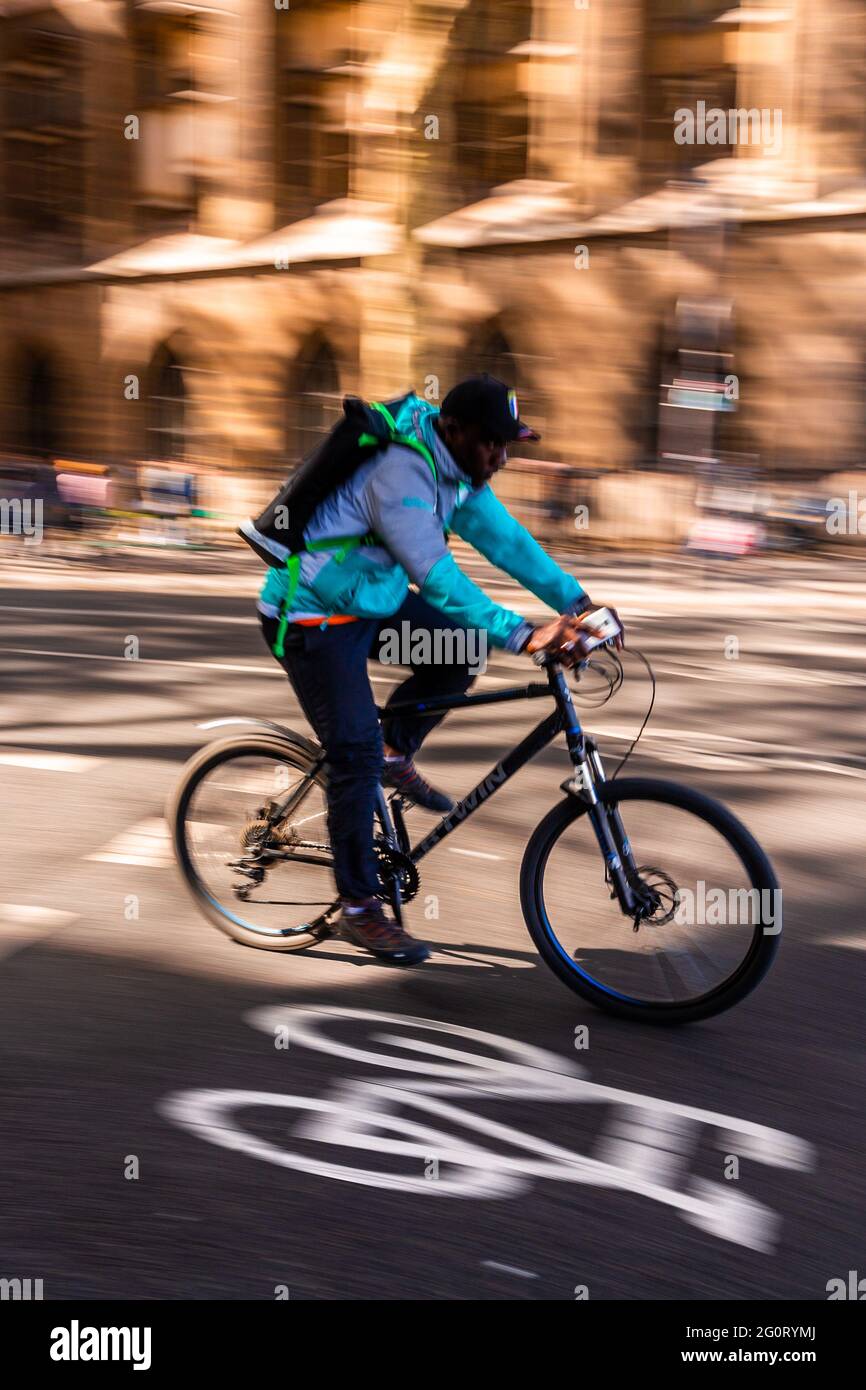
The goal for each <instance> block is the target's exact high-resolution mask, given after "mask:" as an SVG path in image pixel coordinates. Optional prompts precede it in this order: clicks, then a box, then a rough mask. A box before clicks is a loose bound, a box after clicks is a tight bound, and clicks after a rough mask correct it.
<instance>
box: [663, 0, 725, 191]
mask: <svg viewBox="0 0 866 1390" xmlns="http://www.w3.org/2000/svg"><path fill="white" fill-rule="evenodd" d="M730 9H731V6H730V4H724V3H718V0H649V3H648V4H647V6H646V27H645V51H644V92H643V122H642V149H641V163H642V165H643V168H644V170H645V172H646V174H647V175H648V176H649V177H650V179H651V181H654V180H656V179H660V178H675V177H677V176H680V175H683V174H687V173H688V171H689V170H690V169H692V168H694V167H695V166H696V165H699V164H706V163H708V162H709V161H710V160H712V159H725V158H728V157H729V156H730V155H731V153H732V147H731V146H730V145H729V144H719V145H710V144H700V143H694V144H677V143H676V141H675V139H674V130H675V113H676V112H677V111H678V110H681V109H686V110H690V111H695V110H696V109H697V103H698V101H703V102H704V103H705V104H706V109H707V110H710V109H711V108H719V109H721V110H722V111H729V110H732V109H735V108H736V107H737V104H738V103H737V68H736V66H735V64H734V63H732V62H731V61H730V56H731V50H730V48H729V46H728V45H727V43H726V29H725V26H724V25H722V24H717V23H716V22H715V21H716V20H717V19H718V18H719V17H720V16H721V15H723V14H725V13H726V12H727V11H728V10H730Z"/></svg>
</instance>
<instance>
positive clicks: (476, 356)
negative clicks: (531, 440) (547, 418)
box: [455, 323, 552, 458]
mask: <svg viewBox="0 0 866 1390" xmlns="http://www.w3.org/2000/svg"><path fill="white" fill-rule="evenodd" d="M476 372H489V373H490V375H491V376H495V377H497V378H498V380H499V381H504V382H506V383H507V385H509V386H512V387H514V389H515V390H516V391H517V399H518V404H519V408H520V414H521V415H522V416H524V417H525V418H526V419H527V420H529V421H530V423H532V424H535V423H537V421H538V409H537V406H538V402H537V400H536V401H533V398H532V396H531V395H530V393H529V392H528V390H526V389H525V373H524V372H523V371H522V370H521V367H520V358H519V357H518V354H517V353H515V352H514V350H513V348H512V346H511V344H510V342H509V341H508V339H507V338H506V336H505V334H504V333H503V331H502V328H501V327H500V326H499V324H498V323H494V324H487V325H486V326H485V327H484V328H482V330H481V332H480V333H479V334H478V336H477V338H476V340H475V342H474V343H473V344H472V345H471V346H470V347H469V349H468V350H467V351H466V352H465V353H464V355H463V357H462V358H461V361H460V364H459V371H458V376H457V377H456V378H455V379H456V380H460V378H461V377H464V376H470V375H473V374H474V373H476ZM533 406H535V410H533ZM534 449H535V452H534V453H533V445H531V444H529V445H527V444H521V443H519V442H515V443H514V444H510V445H509V446H508V452H509V454H510V455H511V457H513V458H519V457H521V456H522V455H526V456H527V457H528V458H535V457H538V447H537V445H536V446H534ZM545 457H546V458H550V457H552V456H551V455H550V454H549V453H548V454H546V455H545Z"/></svg>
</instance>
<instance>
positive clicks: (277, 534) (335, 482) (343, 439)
mask: <svg viewBox="0 0 866 1390" xmlns="http://www.w3.org/2000/svg"><path fill="white" fill-rule="evenodd" d="M414 394H415V393H414V392H411V391H410V392H407V393H406V394H405V395H402V396H398V397H397V398H396V399H395V400H393V401H386V402H381V401H371V402H367V401H364V400H361V398H360V397H359V396H346V397H345V398H344V400H343V418H342V419H341V420H338V421H337V423H336V425H335V426H334V428H333V429H332V430H331V432H330V433H329V434H327V435H326V436H325V438H324V439H323V440H322V442H321V443H320V444H319V445H317V446H316V448H315V449H313V451H312V453H310V454H308V455H307V457H306V458H305V459H303V460H302V462H301V463H300V464H299V465H298V467H297V468H296V469H295V471H294V472H293V473H292V474H290V476H289V477H288V478H287V479H286V481H285V482H284V483H283V485H282V487H281V488H280V490H279V492H278V493H277V494H276V496H275V497H273V498H272V499H271V501H270V502H269V503H268V505H267V506H266V507H265V509H264V511H262V512H260V513H259V515H258V516H256V517H251V518H250V519H249V520H248V521H244V522H242V523H241V525H240V526H239V527H238V535H239V536H242V537H243V539H244V540H245V541H246V543H247V545H249V546H251V547H252V549H253V550H254V551H255V552H256V554H257V555H258V557H259V559H260V560H264V562H265V564H266V565H271V566H272V567H273V568H274V569H283V568H285V569H286V571H287V576H288V587H287V592H286V598H285V601H284V603H283V612H282V617H281V620H280V628H279V634H278V637H277V641H276V642H275V644H274V654H275V655H276V656H282V655H283V639H284V637H285V631H286V625H287V623H286V614H287V613H288V611H289V607H290V604H291V600H292V598H293V597H294V593H295V589H296V588H297V583H298V573H299V569H300V556H301V555H302V554H303V553H304V551H305V550H308V549H316V550H326V549H327V550H335V551H338V550H344V551H345V550H348V549H349V548H353V547H354V546H357V545H371V544H375V537H374V536H333V537H329V538H328V539H327V540H326V541H318V542H314V543H313V545H311V546H308V545H307V543H306V542H305V540H304V530H305V528H306V527H307V525H308V524H309V521H310V518H311V517H312V515H313V513H314V512H315V510H316V508H317V507H318V506H319V503H320V502H323V501H324V500H325V498H326V497H329V496H330V494H331V493H332V492H335V491H336V489H337V488H338V487H340V485H341V484H342V483H345V482H347V481H348V479H349V478H351V477H352V475H353V473H355V472H356V470H357V469H358V468H359V467H360V466H361V464H362V463H364V462H365V461H366V460H367V459H369V458H371V457H372V456H373V454H375V453H378V451H379V450H380V449H386V448H387V447H388V445H389V444H404V445H405V446H406V447H407V448H410V449H414V450H415V451H416V452H417V453H420V454H421V455H422V456H423V457H424V458H425V459H426V461H427V463H428V465H429V467H430V469H431V471H432V473H433V476H434V478H435V476H436V464H435V462H434V460H433V455H432V454H431V452H430V450H429V449H428V448H427V446H426V444H423V443H422V442H421V440H419V439H417V438H415V436H413V435H402V434H400V432H399V430H398V429H397V425H396V422H395V419H394V416H395V414H397V413H398V412H399V410H400V409H401V407H402V406H403V405H405V403H406V401H408V400H409V399H410V397H413V396H414Z"/></svg>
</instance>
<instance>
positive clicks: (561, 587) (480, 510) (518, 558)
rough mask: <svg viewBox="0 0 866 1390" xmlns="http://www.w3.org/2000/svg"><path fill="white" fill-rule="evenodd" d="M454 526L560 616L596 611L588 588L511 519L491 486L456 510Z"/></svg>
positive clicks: (474, 494)
mask: <svg viewBox="0 0 866 1390" xmlns="http://www.w3.org/2000/svg"><path fill="white" fill-rule="evenodd" d="M450 525H451V528H452V530H454V531H456V532H457V535H458V536H460V537H462V539H463V540H465V541H468V542H469V544H470V545H472V546H474V547H475V549H476V550H477V551H479V552H480V553H481V554H482V555H483V556H484V557H485V559H487V560H489V561H490V563H491V564H493V565H496V566H497V568H498V569H501V570H504V571H505V573H506V574H509V575H510V576H511V578H512V579H516V580H517V582H518V584H522V585H523V587H524V589H529V591H530V593H533V594H535V595H536V596H537V597H538V598H540V599H541V601H542V603H546V604H547V605H548V607H549V608H552V609H553V611H554V612H555V613H585V612H586V611H587V610H588V609H590V608H592V602H591V601H590V598H589V596H588V595H587V594H586V593H585V591H584V589H583V587H582V586H581V585H580V584H579V583H578V582H577V580H576V579H575V578H574V577H573V576H572V575H570V574H566V572H565V570H561V569H560V568H559V565H557V564H556V562H555V561H554V560H552V559H551V558H550V556H549V555H548V553H547V551H546V550H544V549H543V548H542V546H540V545H539V544H538V541H537V540H536V539H535V538H534V536H531V535H530V533H529V532H528V531H527V529H526V527H525V526H521V524H520V522H519V521H518V520H517V518H516V517H514V516H512V515H511V512H510V511H509V510H508V508H507V507H506V506H505V505H504V504H503V503H502V502H500V500H499V498H498V497H497V496H496V494H495V492H494V491H493V489H492V488H491V487H490V485H489V483H488V484H486V485H485V486H484V487H483V488H480V489H479V491H477V492H474V493H472V494H471V495H470V497H469V498H468V499H467V500H466V501H465V502H464V503H463V505H462V506H460V507H457V508H455V510H454V514H453V516H452V517H451V522H450Z"/></svg>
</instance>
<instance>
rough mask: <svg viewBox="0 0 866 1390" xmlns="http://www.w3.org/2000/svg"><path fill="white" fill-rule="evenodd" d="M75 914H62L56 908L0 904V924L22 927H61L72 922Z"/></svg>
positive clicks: (29, 904)
mask: <svg viewBox="0 0 866 1390" xmlns="http://www.w3.org/2000/svg"><path fill="white" fill-rule="evenodd" d="M77 916H78V913H77V912H62V911H61V910H60V909H59V908H56V907H39V906H38V905H36V904H32V903H0V922H3V923H7V922H8V923H12V924H13V925H15V926H24V927H63V926H65V925H66V924H67V922H74V921H75V919H76V918H77Z"/></svg>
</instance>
